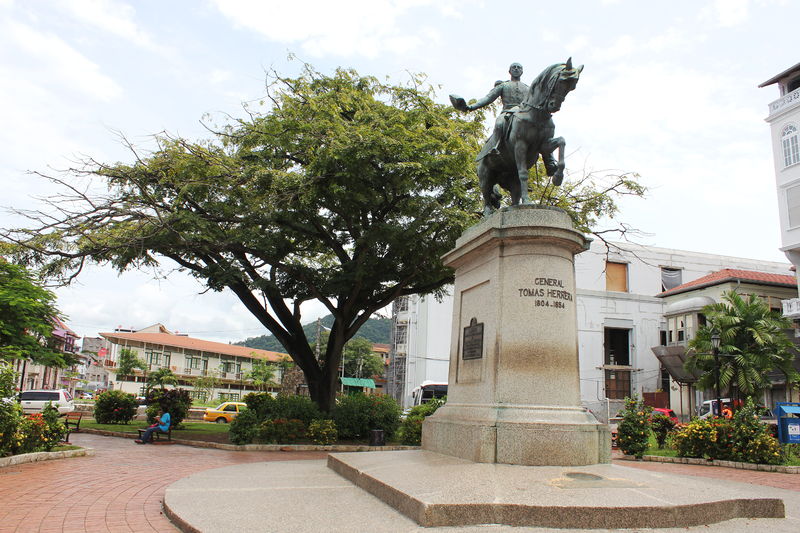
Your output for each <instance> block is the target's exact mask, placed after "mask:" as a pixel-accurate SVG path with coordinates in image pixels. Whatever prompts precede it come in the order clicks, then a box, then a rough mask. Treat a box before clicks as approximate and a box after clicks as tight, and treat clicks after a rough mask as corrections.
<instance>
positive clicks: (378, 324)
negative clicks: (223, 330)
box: [234, 315, 392, 353]
mask: <svg viewBox="0 0 800 533" xmlns="http://www.w3.org/2000/svg"><path fill="white" fill-rule="evenodd" d="M321 322H322V326H323V327H324V328H330V327H331V326H332V325H333V315H327V316H324V317H323V318H322V320H321ZM391 330H392V320H391V319H390V318H370V319H369V320H367V321H366V323H364V325H363V326H361V329H359V330H358V333H356V335H355V336H356V337H363V338H365V339H367V340H368V341H370V342H372V343H377V344H389V336H390V334H391ZM303 331H304V332H305V333H306V338H307V339H308V340H309V342H311V343H313V342H314V341H315V340H316V338H317V321H316V320H315V321H314V322H309V323H308V324H306V325H305V326H303ZM323 331H324V329H323ZM234 344H235V345H237V346H247V347H248V348H258V349H260V350H269V351H271V352H283V353H286V348H284V346H283V345H282V344H281V343H280V342H278V339H276V338H275V336H274V335H260V336H258V337H250V338H249V339H247V340H244V341H239V342H234Z"/></svg>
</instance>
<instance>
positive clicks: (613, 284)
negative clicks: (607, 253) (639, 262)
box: [606, 261, 628, 292]
mask: <svg viewBox="0 0 800 533" xmlns="http://www.w3.org/2000/svg"><path fill="white" fill-rule="evenodd" d="M606 290H607V291H615V292H628V264H627V263H612V262H611V261H608V262H606Z"/></svg>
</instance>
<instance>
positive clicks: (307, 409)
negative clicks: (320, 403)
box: [269, 394, 322, 426]
mask: <svg viewBox="0 0 800 533" xmlns="http://www.w3.org/2000/svg"><path fill="white" fill-rule="evenodd" d="M269 418H284V419H286V420H292V419H294V420H301V421H302V422H303V424H305V425H306V426H308V425H309V424H310V423H311V422H312V421H313V420H316V419H318V418H322V413H321V412H320V410H319V407H317V404H315V403H314V402H313V400H311V398H309V397H308V396H300V395H295V394H292V395H289V394H279V395H278V396H276V397H275V403H274V404H273V406H272V413H271V414H270V416H269Z"/></svg>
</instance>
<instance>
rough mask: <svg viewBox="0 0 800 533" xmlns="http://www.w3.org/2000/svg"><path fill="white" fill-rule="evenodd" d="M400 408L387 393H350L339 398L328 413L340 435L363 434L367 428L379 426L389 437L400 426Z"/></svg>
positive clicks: (354, 437)
mask: <svg viewBox="0 0 800 533" xmlns="http://www.w3.org/2000/svg"><path fill="white" fill-rule="evenodd" d="M401 412H402V410H401V409H400V405H398V403H397V401H396V400H395V399H394V398H392V397H391V396H386V395H384V394H371V395H369V396H367V395H364V394H353V395H349V396H344V397H342V398H340V399H339V401H338V403H337V404H336V407H335V408H334V409H333V413H332V416H333V421H334V422H335V423H336V428H337V429H338V431H339V437H340V438H342V439H357V438H364V437H366V436H367V435H369V431H370V430H371V429H382V430H383V431H384V433H385V435H386V438H390V437H391V436H392V435H394V433H395V431H397V428H398V427H399V426H400V414H401Z"/></svg>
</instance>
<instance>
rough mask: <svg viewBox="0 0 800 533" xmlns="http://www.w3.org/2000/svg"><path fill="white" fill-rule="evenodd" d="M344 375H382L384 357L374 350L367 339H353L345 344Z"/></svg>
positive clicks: (369, 376) (359, 376) (365, 376)
mask: <svg viewBox="0 0 800 533" xmlns="http://www.w3.org/2000/svg"><path fill="white" fill-rule="evenodd" d="M343 361H344V375H345V376H347V377H351V378H371V377H373V376H382V375H383V371H384V365H383V358H382V357H380V356H379V355H377V354H375V353H374V352H373V351H372V343H371V342H369V341H368V340H367V339H361V338H355V339H351V340H350V341H348V342H347V344H345V345H344V356H343Z"/></svg>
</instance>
